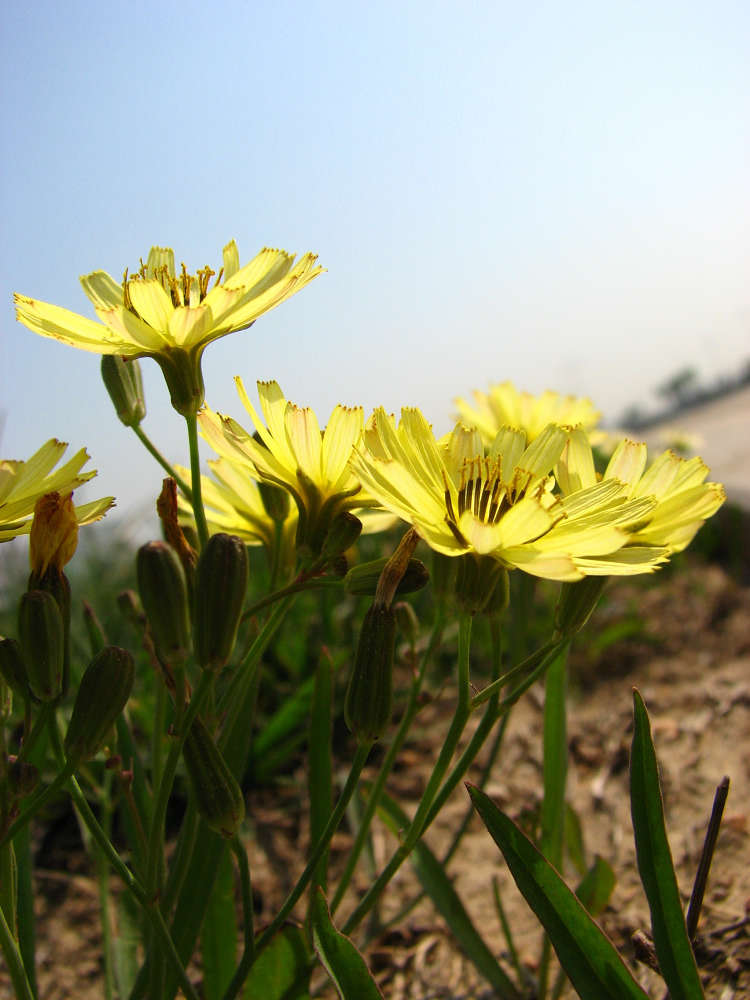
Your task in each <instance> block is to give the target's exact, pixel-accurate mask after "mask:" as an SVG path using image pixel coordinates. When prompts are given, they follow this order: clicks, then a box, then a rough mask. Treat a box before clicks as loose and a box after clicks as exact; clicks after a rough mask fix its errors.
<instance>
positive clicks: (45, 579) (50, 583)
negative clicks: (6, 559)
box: [29, 566, 70, 698]
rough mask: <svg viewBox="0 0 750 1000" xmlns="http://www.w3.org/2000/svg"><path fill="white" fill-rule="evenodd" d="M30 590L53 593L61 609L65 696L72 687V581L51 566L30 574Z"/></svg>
mask: <svg viewBox="0 0 750 1000" xmlns="http://www.w3.org/2000/svg"><path fill="white" fill-rule="evenodd" d="M29 590H43V591H45V592H46V593H47V594H51V595H52V596H53V597H54V599H55V601H57V606H58V608H59V609H60V615H61V617H62V624H63V667H62V685H61V694H62V696H63V698H64V697H65V695H66V694H67V693H68V688H69V687H70V583H69V582H68V578H67V576H66V575H65V574H64V573H63V572H62V570H58V569H55V567H54V566H50V567H49V569H48V570H47V571H46V572H45V573H42V574H41V575H40V574H38V573H35V572H32V573H31V575H30V576H29Z"/></svg>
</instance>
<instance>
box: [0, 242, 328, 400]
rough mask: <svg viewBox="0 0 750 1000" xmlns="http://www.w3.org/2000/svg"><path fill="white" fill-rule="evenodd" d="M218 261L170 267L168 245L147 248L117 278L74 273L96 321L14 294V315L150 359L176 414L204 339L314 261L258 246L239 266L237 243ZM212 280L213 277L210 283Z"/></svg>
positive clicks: (307, 276)
mask: <svg viewBox="0 0 750 1000" xmlns="http://www.w3.org/2000/svg"><path fill="white" fill-rule="evenodd" d="M223 256H224V261H223V266H222V267H221V269H220V270H219V273H218V274H216V272H215V271H213V270H212V269H211V268H210V267H203V268H201V269H200V270H199V271H198V272H197V273H196V274H188V272H187V269H186V267H185V265H184V264H183V265H182V268H181V271H180V272H179V273H178V272H177V271H176V269H175V258H174V251H173V250H172V249H171V248H169V247H166V248H165V247H152V248H151V251H150V252H149V255H148V258H147V260H146V263H145V264H144V263H143V262H141V266H140V267H139V269H138V270H137V271H136V272H135V273H134V274H131V275H128V272H127V271H126V272H125V275H124V277H123V280H122V282H119V283H118V282H117V281H115V280H114V279H113V278H112V277H111V276H110V275H109V274H107V273H106V271H94V272H93V273H92V274H87V275H84V276H83V277H82V278H81V284H82V285H83V290H84V292H85V293H86V295H87V296H88V297H89V299H90V300H91V302H92V303H93V306H94V310H95V312H96V314H97V316H98V317H99V320H100V322H98V323H97V322H95V321H94V320H91V319H87V318H86V317H85V316H79V315H78V314H77V313H74V312H71V311H70V310H68V309H62V308H61V307H60V306H54V305H50V304H49V303H47V302H39V301H38V300H36V299H30V298H27V297H25V296H23V295H18V294H16V296H15V302H16V315H17V318H18V319H19V320H20V321H21V322H22V323H24V324H25V325H26V326H28V327H29V329H31V330H33V331H34V332H35V333H39V334H41V335H42V336H44V337H52V338H54V339H55V340H60V341H62V342H63V343H65V344H70V345H72V346H73V347H80V348H81V349H82V350H84V351H92V352H93V353H95V354H119V355H121V356H122V357H127V358H144V357H152V358H154V359H155V360H156V361H157V362H158V363H159V365H160V366H161V368H162V371H163V372H164V377H165V379H166V381H167V385H168V386H169V391H170V394H171V396H172V404H173V406H174V407H175V409H177V410H178V411H179V412H180V413H186V412H187V413H195V412H196V411H197V410H198V408H199V407H200V405H201V403H202V402H203V395H204V392H203V379H202V376H201V373H200V358H201V355H202V353H203V350H204V349H205V347H206V345H207V344H209V343H210V342H211V341H212V340H217V339H218V338H219V337H224V336H226V334H228V333H233V332H234V331H236V330H245V329H247V327H249V326H251V325H252V324H253V323H254V322H255V320H256V319H257V318H258V317H259V316H261V315H262V314H263V313H265V312H268V311H269V310H270V309H273V308H274V306H277V305H279V303H281V302H283V301H284V300H285V299H288V298H289V297H290V296H291V295H293V294H294V293H295V292H297V291H299V290H300V288H303V287H304V286H305V285H306V284H307V283H308V282H309V281H312V279H313V278H315V277H316V276H317V275H318V274H320V272H321V271H322V268H321V267H316V266H315V261H316V260H317V258H316V257H315V256H314V255H313V254H310V253H307V254H305V255H304V256H303V257H301V258H300V260H299V261H298V262H297V263H296V264H295V263H294V255H293V254H289V253H287V252H286V251H284V250H272V249H269V248H268V247H266V248H264V249H263V250H261V251H260V253H259V254H257V255H256V256H255V257H254V258H253V259H252V260H251V261H250V263H249V264H245V265H244V266H243V267H240V260H239V253H238V251H237V244H236V243H235V242H234V240H232V241H231V242H230V243H228V244H227V245H226V246H225V247H224V254H223ZM212 279H215V281H214V282H213V285H212V284H211V282H212Z"/></svg>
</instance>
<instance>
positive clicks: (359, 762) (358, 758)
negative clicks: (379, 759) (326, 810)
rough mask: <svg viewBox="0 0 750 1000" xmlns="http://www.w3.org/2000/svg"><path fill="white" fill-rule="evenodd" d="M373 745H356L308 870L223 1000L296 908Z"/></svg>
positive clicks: (227, 999)
mask: <svg viewBox="0 0 750 1000" xmlns="http://www.w3.org/2000/svg"><path fill="white" fill-rule="evenodd" d="M371 747H372V744H371V743H359V744H358V745H357V750H356V753H355V754H354V760H353V761H352V767H351V770H350V771H349V777H348V778H347V779H346V784H345V785H344V788H343V790H342V792H341V795H340V796H339V800H338V802H337V803H336V808H335V809H334V810H333V812H332V813H331V817H330V819H329V820H328V823H327V824H326V828H325V830H324V831H323V833H322V834H321V837H320V840H319V841H318V842H317V844H316V845H315V847H314V848H313V851H312V853H311V854H310V858H309V860H308V862H307V866H306V867H305V870H304V871H303V872H302V874H301V875H300V877H299V879H298V880H297V884H296V885H295V886H294V888H293V889H292V891H291V892H290V893H289V895H288V896H287V898H286V899H285V900H284V903H283V905H282V907H281V909H280V910H279V912H278V913H277V914H276V916H275V917H274V919H273V920H272V921H271V923H270V924H269V925H268V927H266V929H265V930H264V931H263V933H262V934H261V935H260V936H259V938H258V940H257V942H256V945H255V955H254V956H253V957H250V958H249V959H248V960H247V961H245V958H244V956H243V961H242V962H241V963H240V966H239V967H238V969H237V972H236V973H235V977H234V979H233V980H232V983H231V984H230V987H229V989H228V990H227V992H226V993H225V994H224V998H223V1000H233V998H234V997H236V996H237V991H238V990H239V988H240V986H241V985H242V983H243V982H244V979H245V976H247V973H248V971H249V969H250V967H251V966H252V963H253V961H254V960H255V959H256V958H257V957H258V956H259V955H260V954H261V952H262V951H263V950H264V949H265V948H266V947H267V946H268V945H269V944H270V943H271V940H272V938H273V936H274V934H276V931H277V930H278V929H279V928H280V927H281V925H282V924H283V923H284V921H285V920H286V918H287V916H288V915H289V913H291V911H292V909H293V908H294V905H295V903H296V902H297V900H298V899H299V898H300V896H301V895H302V893H303V892H304V891H305V889H306V888H307V885H308V883H309V882H310V879H311V878H312V876H313V873H314V872H315V869H316V868H317V865H318V862H319V861H320V859H321V857H322V856H323V853H324V852H325V851H326V850H327V848H328V846H329V844H330V842H331V839H332V837H333V835H334V833H335V832H336V830H337V829H338V825H339V823H340V822H341V817H342V816H343V815H344V812H345V811H346V807H347V805H348V804H349V800H350V799H351V797H352V795H353V794H354V790H355V788H356V787H357V783H358V781H359V778H360V775H361V774H362V769H363V768H364V766H365V763H366V761H367V758H368V756H369V754H370V749H371Z"/></svg>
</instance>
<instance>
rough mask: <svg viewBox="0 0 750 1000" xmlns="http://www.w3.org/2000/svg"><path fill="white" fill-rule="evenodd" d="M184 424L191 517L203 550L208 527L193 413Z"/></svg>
mask: <svg viewBox="0 0 750 1000" xmlns="http://www.w3.org/2000/svg"><path fill="white" fill-rule="evenodd" d="M185 423H186V424H187V430H188V443H189V445H190V477H191V482H192V484H193V489H192V504H193V516H194V517H195V527H196V528H197V530H198V542H199V545H200V548H201V549H203V548H205V546H206V542H207V541H208V525H207V524H206V512H205V510H204V509H203V491H202V488H201V460H200V452H199V450H198V418H197V416H196V414H195V413H190V414H186V415H185Z"/></svg>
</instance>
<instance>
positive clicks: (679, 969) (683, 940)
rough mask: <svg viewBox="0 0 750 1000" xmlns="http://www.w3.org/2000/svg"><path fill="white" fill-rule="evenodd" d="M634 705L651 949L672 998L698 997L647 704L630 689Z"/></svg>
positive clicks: (636, 807) (634, 775) (637, 830)
mask: <svg viewBox="0 0 750 1000" xmlns="http://www.w3.org/2000/svg"><path fill="white" fill-rule="evenodd" d="M633 706H634V708H633V710H634V728H633V747H632V752H631V757H630V807H631V811H632V815H633V832H634V834H635V846H636V853H637V855H638V870H639V871H640V873H641V881H642V882H643V888H644V889H645V891H646V897H647V898H648V905H649V907H650V909H651V929H652V933H653V938H654V948H655V949H656V955H657V958H658V959H659V968H660V969H661V974H662V976H663V977H664V981H665V982H666V984H667V986H668V987H669V992H670V995H671V998H672V1000H702V998H703V987H702V986H701V981H700V976H699V975H698V967H697V966H696V964H695V956H694V955H693V949H692V947H691V945H690V940H689V939H688V934H687V927H686V925H685V916H684V914H683V912H682V903H681V901H680V894H679V891H678V888H677V879H676V877H675V873H674V865H673V863H672V853H671V851H670V850H669V841H668V840H667V832H666V829H665V826H664V809H663V805H662V798H661V789H660V787H659V773H658V768H657V764H656V753H655V751H654V744H653V741H652V739H651V726H650V724H649V719H648V712H647V711H646V706H645V705H644V704H643V699H642V698H641V696H640V694H639V693H638V692H637V691H634V692H633Z"/></svg>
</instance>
